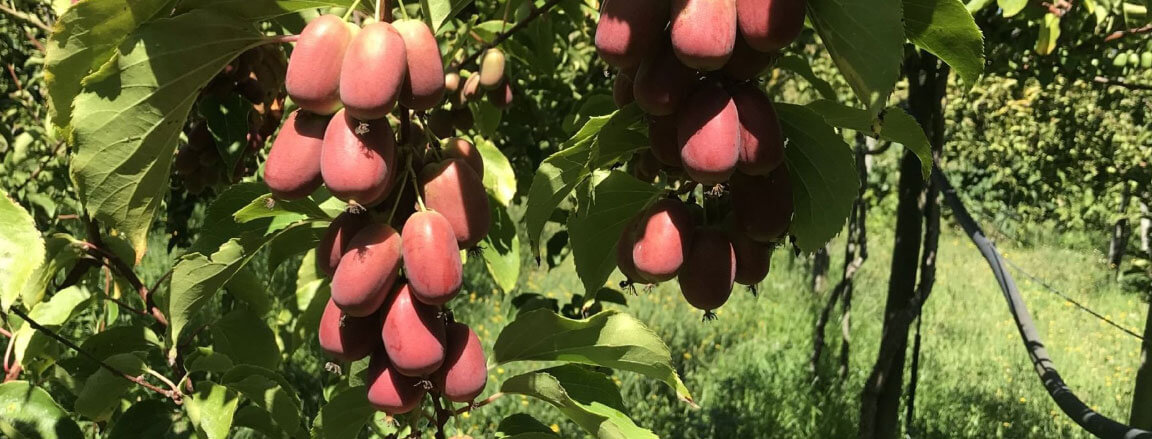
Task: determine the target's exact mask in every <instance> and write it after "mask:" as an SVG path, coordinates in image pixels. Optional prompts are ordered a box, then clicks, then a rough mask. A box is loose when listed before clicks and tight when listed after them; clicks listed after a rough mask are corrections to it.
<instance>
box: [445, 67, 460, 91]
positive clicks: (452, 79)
mask: <svg viewBox="0 0 1152 439" xmlns="http://www.w3.org/2000/svg"><path fill="white" fill-rule="evenodd" d="M460 83H461V81H460V73H459V72H448V73H445V74H444V92H445V93H447V94H449V95H451V94H453V93H456V92H459V91H460Z"/></svg>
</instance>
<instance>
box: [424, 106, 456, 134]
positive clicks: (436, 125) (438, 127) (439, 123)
mask: <svg viewBox="0 0 1152 439" xmlns="http://www.w3.org/2000/svg"><path fill="white" fill-rule="evenodd" d="M428 129H429V130H432V134H434V135H436V137H439V138H441V139H443V138H445V137H448V136H451V135H452V133H453V132H454V131H456V128H455V127H453V126H452V111H451V110H442V109H436V110H432V111H431V112H429V113H428Z"/></svg>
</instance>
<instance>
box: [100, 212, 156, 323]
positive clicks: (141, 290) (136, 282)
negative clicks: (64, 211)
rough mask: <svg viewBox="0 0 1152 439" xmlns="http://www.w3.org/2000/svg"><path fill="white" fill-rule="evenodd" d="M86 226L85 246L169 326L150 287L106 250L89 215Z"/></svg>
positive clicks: (151, 311)
mask: <svg viewBox="0 0 1152 439" xmlns="http://www.w3.org/2000/svg"><path fill="white" fill-rule="evenodd" d="M83 219H84V222H85V226H86V228H87V229H88V241H89V242H88V243H87V245H86V246H85V247H86V248H88V249H91V250H95V251H96V252H97V253H99V254H100V255H102V256H103V257H104V258H106V259H107V262H108V263H110V264H112V265H111V268H112V269H113V270H115V271H116V272H117V273H119V274H120V276H122V277H124V278H125V279H127V280H128V283H129V284H130V285H132V288H134V289H136V292H137V293H138V294H140V299H141V300H142V301H143V302H144V306H145V307H146V309H147V310H148V312H149V313H151V314H152V317H153V318H155V319H156V323H158V324H160V325H161V326H168V318H166V317H164V313H163V312H162V311H160V308H157V307H156V302H155V300H153V298H152V294H151V292H150V290H149V289H148V287H146V286H144V282H141V281H140V277H139V276H136V272H134V271H132V267H130V266H128V264H127V263H125V262H124V261H123V260H121V259H120V257H119V256H116V255H115V254H114V253H112V252H109V251H107V250H105V249H104V242H103V240H102V239H101V238H100V227H99V226H97V225H96V222H95V221H92V219H91V218H89V217H88V216H87V215H85V216H84V218H83Z"/></svg>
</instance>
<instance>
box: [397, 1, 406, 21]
mask: <svg viewBox="0 0 1152 439" xmlns="http://www.w3.org/2000/svg"><path fill="white" fill-rule="evenodd" d="M396 3H397V4H399V5H400V15H403V16H404V19H405V20H407V19H408V18H409V17H408V8H405V7H404V0H396Z"/></svg>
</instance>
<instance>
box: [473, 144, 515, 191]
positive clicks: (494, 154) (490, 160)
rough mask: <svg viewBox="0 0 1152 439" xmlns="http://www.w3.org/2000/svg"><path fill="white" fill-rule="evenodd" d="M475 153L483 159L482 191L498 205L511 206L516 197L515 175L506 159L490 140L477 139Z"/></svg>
mask: <svg viewBox="0 0 1152 439" xmlns="http://www.w3.org/2000/svg"><path fill="white" fill-rule="evenodd" d="M475 140H476V151H478V152H480V157H482V158H484V189H486V190H488V194H489V195H491V196H492V199H494V200H495V201H496V202H498V203H500V205H503V206H508V205H510V204H512V198H513V197H515V196H516V173H515V172H514V171H513V170H512V164H511V163H508V157H506V156H504V153H503V152H501V151H500V149H499V148H497V147H496V144H494V143H492V141H491V140H488V139H484V138H477V139H475Z"/></svg>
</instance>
